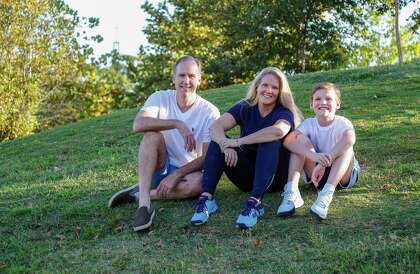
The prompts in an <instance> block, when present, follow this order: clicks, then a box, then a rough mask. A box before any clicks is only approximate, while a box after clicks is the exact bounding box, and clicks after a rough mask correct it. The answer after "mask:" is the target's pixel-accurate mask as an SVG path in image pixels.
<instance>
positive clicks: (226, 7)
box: [142, 0, 365, 87]
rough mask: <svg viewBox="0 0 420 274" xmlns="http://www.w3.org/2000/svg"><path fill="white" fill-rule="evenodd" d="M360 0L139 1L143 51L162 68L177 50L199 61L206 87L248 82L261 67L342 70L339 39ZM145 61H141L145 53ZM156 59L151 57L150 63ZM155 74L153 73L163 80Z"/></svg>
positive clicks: (344, 57)
mask: <svg viewBox="0 0 420 274" xmlns="http://www.w3.org/2000/svg"><path fill="white" fill-rule="evenodd" d="M364 3H365V1H357V0H348V1H287V0H285V1H239V0H225V1H216V2H215V1H209V0H199V1H164V2H162V3H160V4H158V5H156V6H154V5H152V4H151V3H149V2H146V3H145V4H144V5H143V6H142V8H143V9H144V10H145V12H146V13H148V15H149V19H148V25H147V27H146V28H145V30H144V32H145V34H146V36H147V37H148V40H149V43H150V44H151V45H152V46H151V48H150V51H149V52H147V53H148V55H147V56H148V57H149V58H152V57H151V56H154V57H158V58H161V57H163V63H156V62H154V63H153V64H154V65H155V66H156V67H158V66H159V67H164V66H167V65H168V64H170V63H171V62H172V61H173V60H174V59H176V58H177V57H179V56H180V55H183V54H186V53H188V54H191V55H194V56H197V57H199V58H201V59H202V60H204V62H205V66H204V70H205V72H206V74H205V75H204V84H207V86H209V87H215V86H222V85H226V84H231V83H243V82H246V81H249V80H250V79H251V78H252V77H253V75H255V72H257V71H259V70H260V69H262V68H263V67H266V66H269V65H275V66H278V67H281V68H282V69H283V70H285V71H287V72H290V73H295V72H305V71H316V70H326V69H332V68H338V67H344V66H345V65H346V64H347V62H348V58H349V49H348V45H346V43H345V39H346V38H348V37H349V34H350V33H351V32H353V31H354V30H356V29H357V28H358V27H360V26H361V25H362V23H363V22H362V20H360V19H358V15H359V14H360V13H361V9H360V8H359V7H358V5H363V4H364ZM146 59H147V58H146ZM158 61H159V60H158ZM163 76H164V74H163V73H159V74H158V77H160V78H163Z"/></svg>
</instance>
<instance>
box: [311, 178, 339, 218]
mask: <svg viewBox="0 0 420 274" xmlns="http://www.w3.org/2000/svg"><path fill="white" fill-rule="evenodd" d="M333 194H334V190H331V189H328V188H326V187H325V186H324V188H323V189H322V190H321V192H319V193H318V197H317V198H316V201H315V202H314V204H313V205H312V206H311V210H310V211H311V213H312V214H314V215H315V216H316V217H318V218H319V219H321V220H325V219H327V213H328V207H329V206H330V204H331V201H332V199H333Z"/></svg>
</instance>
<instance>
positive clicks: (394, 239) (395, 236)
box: [389, 233, 398, 241]
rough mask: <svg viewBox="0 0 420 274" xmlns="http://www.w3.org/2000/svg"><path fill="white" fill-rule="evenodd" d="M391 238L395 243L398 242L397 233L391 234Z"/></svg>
mask: <svg viewBox="0 0 420 274" xmlns="http://www.w3.org/2000/svg"><path fill="white" fill-rule="evenodd" d="M389 238H390V239H391V240H393V241H396V240H397V239H398V236H397V235H395V233H389Z"/></svg>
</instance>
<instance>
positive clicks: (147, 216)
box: [133, 205, 155, 231]
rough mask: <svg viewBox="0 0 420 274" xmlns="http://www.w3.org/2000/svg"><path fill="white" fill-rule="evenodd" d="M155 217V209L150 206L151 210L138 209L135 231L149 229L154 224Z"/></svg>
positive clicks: (134, 225) (143, 207)
mask: <svg viewBox="0 0 420 274" xmlns="http://www.w3.org/2000/svg"><path fill="white" fill-rule="evenodd" d="M154 217H155V208H154V207H153V205H150V208H147V207H146V206H142V207H140V208H138V209H137V211H136V217H135V218H134V223H133V229H134V231H139V230H143V229H147V228H149V227H150V226H151V225H152V223H153V218H154Z"/></svg>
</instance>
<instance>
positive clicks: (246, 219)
mask: <svg viewBox="0 0 420 274" xmlns="http://www.w3.org/2000/svg"><path fill="white" fill-rule="evenodd" d="M263 215H264V207H263V206H262V203H261V202H260V201H259V200H258V199H256V198H254V197H249V198H248V200H247V201H246V207H245V209H244V210H243V211H242V213H241V215H239V217H238V219H237V220H236V226H237V227H239V228H244V229H247V228H251V227H253V226H254V225H256V224H257V222H258V218H260V217H262V216H263Z"/></svg>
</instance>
